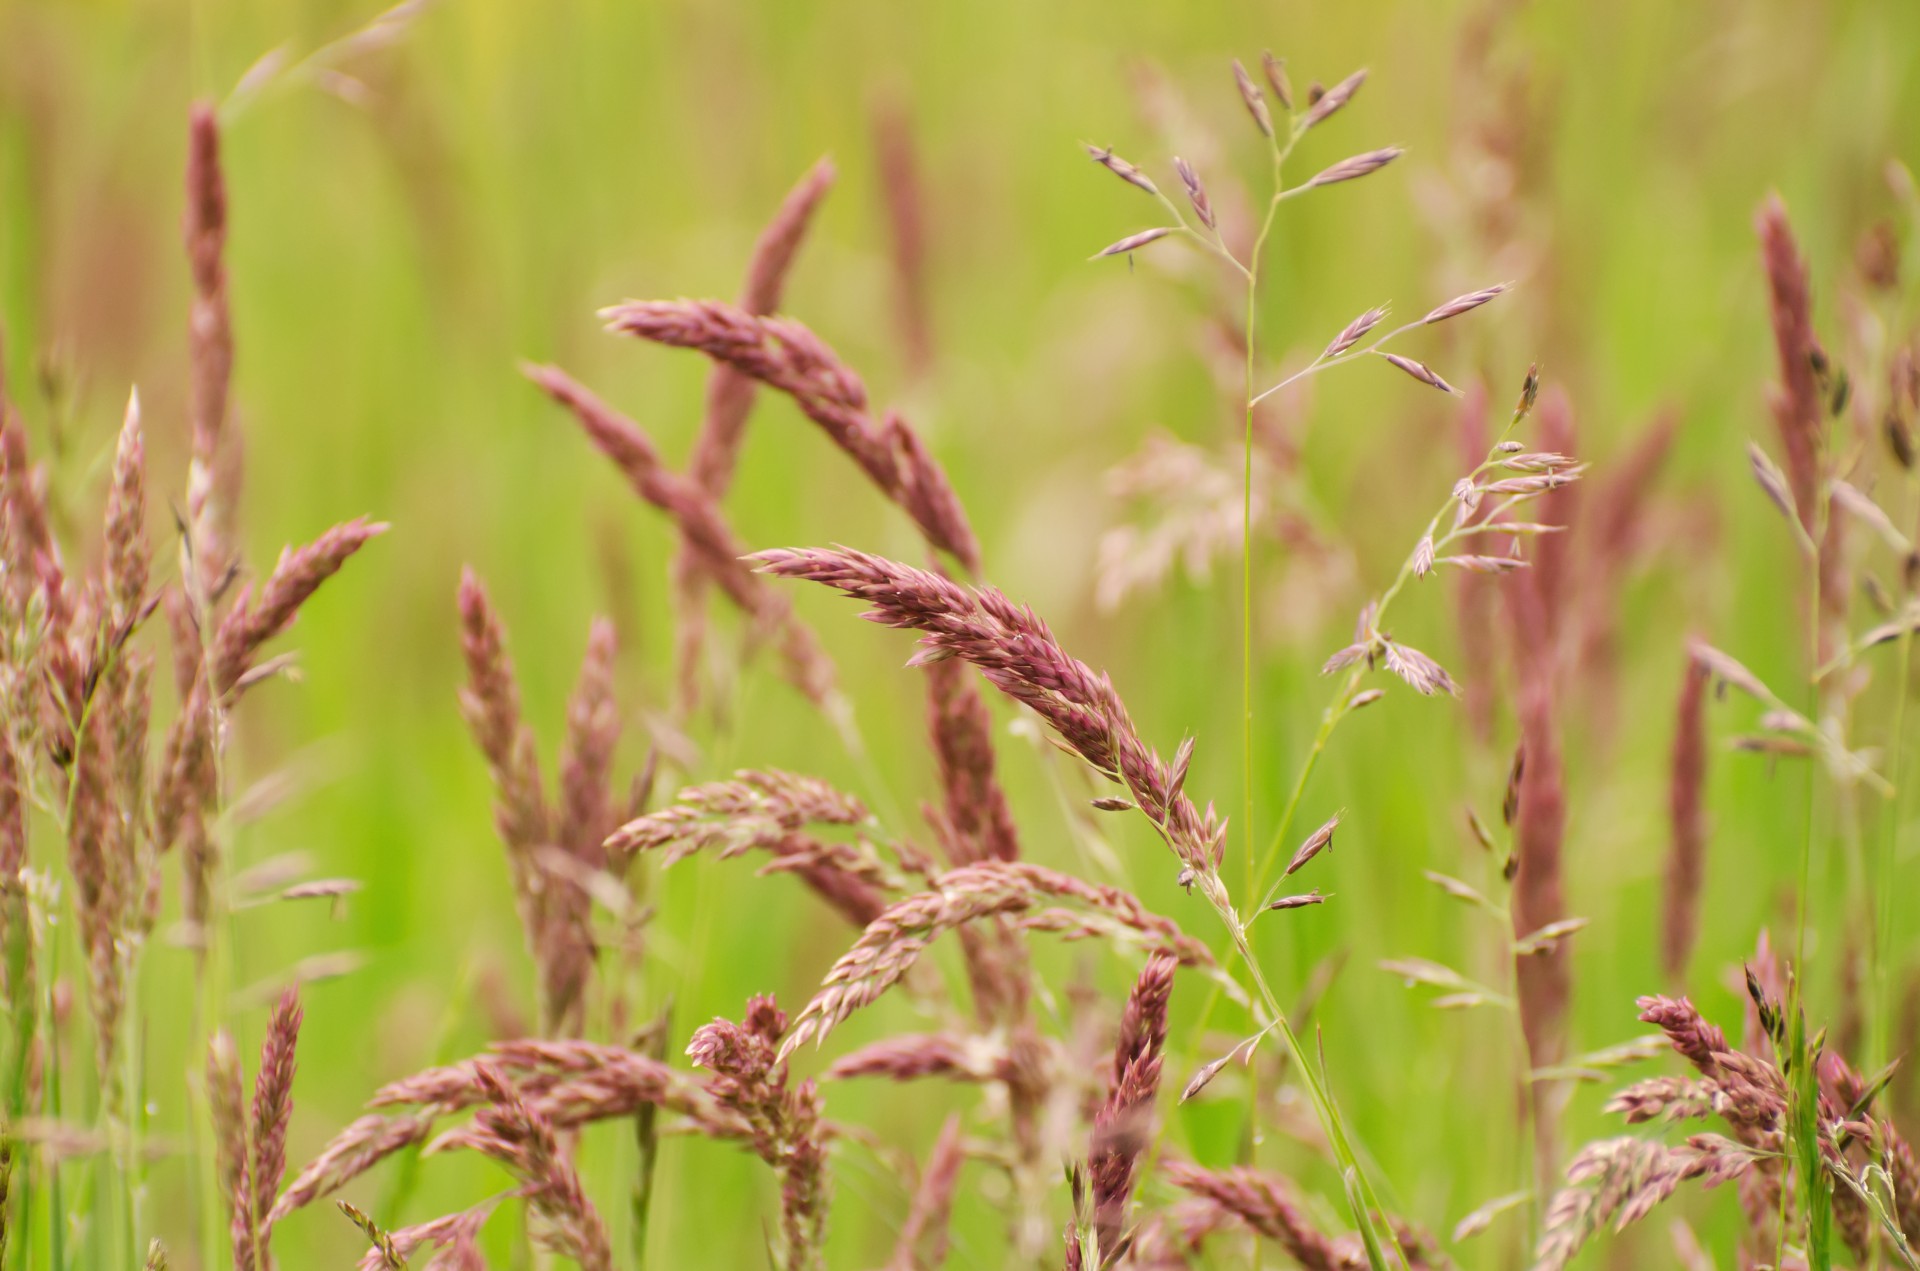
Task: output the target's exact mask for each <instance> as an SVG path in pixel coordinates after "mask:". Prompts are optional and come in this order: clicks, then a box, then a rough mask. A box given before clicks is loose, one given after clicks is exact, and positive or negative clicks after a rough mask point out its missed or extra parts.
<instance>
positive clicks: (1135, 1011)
mask: <svg viewBox="0 0 1920 1271" xmlns="http://www.w3.org/2000/svg"><path fill="white" fill-rule="evenodd" d="M1178 965H1179V963H1178V962H1176V961H1175V960H1174V959H1173V958H1170V957H1167V956H1166V955H1164V954H1160V955H1156V956H1155V957H1153V958H1152V959H1151V960H1149V961H1148V963H1147V966H1146V969H1145V970H1143V971H1142V972H1141V973H1140V978H1139V979H1138V980H1136V981H1135V982H1134V985H1133V991H1132V992H1131V993H1129V994H1128V995H1127V1005H1126V1010H1125V1012H1124V1013H1123V1014H1122V1016H1121V1018H1120V1038H1119V1041H1118V1043H1117V1044H1116V1045H1115V1047H1114V1052H1113V1073H1112V1075H1111V1077H1110V1078H1109V1081H1108V1087H1107V1097H1106V1100H1105V1102H1103V1103H1102V1104H1101V1105H1100V1109H1099V1111H1098V1112H1096V1113H1095V1114H1094V1118H1093V1141H1092V1144H1091V1146H1090V1147H1089V1149H1088V1153H1087V1172H1088V1174H1089V1175H1090V1176H1091V1178H1092V1182H1093V1213H1094V1226H1095V1229H1096V1230H1097V1232H1098V1233H1099V1237H1100V1247H1101V1248H1102V1249H1115V1248H1118V1247H1119V1241H1120V1236H1121V1233H1122V1231H1124V1230H1125V1227H1126V1220H1127V1210H1128V1207H1129V1205H1130V1204H1131V1202H1132V1199H1133V1185H1134V1180H1135V1177H1136V1175H1137V1174H1138V1171H1139V1167H1140V1158H1141V1156H1142V1155H1144V1154H1145V1152H1146V1149H1147V1145H1148V1144H1149V1143H1151V1142H1152V1140H1153V1101H1154V1096H1155V1095H1156V1094H1157V1093H1158V1092H1159V1089H1160V1069H1161V1058H1162V1052H1163V1051H1164V1050H1165V1047H1166V1041H1167V1000H1168V998H1169V997H1170V996H1171V994H1172V992H1173V973H1174V969H1175V968H1176V967H1177V966H1178Z"/></svg>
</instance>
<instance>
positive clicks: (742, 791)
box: [606, 769, 895, 926]
mask: <svg viewBox="0 0 1920 1271" xmlns="http://www.w3.org/2000/svg"><path fill="white" fill-rule="evenodd" d="M867 819H868V815H867V810H866V808H865V806H864V805H862V804H861V802H860V801H859V800H858V799H855V798H853V797H852V796H851V795H846V794H842V793H841V792H840V791H838V790H835V789H834V788H833V787H832V786H829V785H828V784H827V783H826V782H824V781H820V780H818V779H817V778H813V777H806V776H801V775H798V774H796V773H791V772H782V771H780V770H778V769H767V770H765V771H759V772H755V771H746V770H743V771H741V772H737V773H735V774H734V777H733V780H731V781H717V782H712V783H709V784H707V785H702V786H694V787H691V788H689V789H687V790H683V791H681V792H680V797H679V799H678V801H677V802H676V803H675V804H674V805H673V806H672V807H667V808H662V809H661V810H660V811H658V812H651V813H648V814H647V815H646V816H643V817H639V818H637V819H635V820H633V821H629V822H628V823H627V824H625V825H623V826H621V827H620V828H619V829H617V830H615V831H614V832H613V834H612V835H611V836H609V837H608V839H607V842H606V851H607V855H608V857H609V859H610V860H612V861H613V862H614V863H615V865H616V866H624V864H625V863H626V862H627V861H629V860H631V859H632V857H633V856H634V855H636V854H638V853H641V852H649V851H660V852H663V853H664V854H665V856H666V862H667V864H669V865H670V864H672V863H673V862H675V861H678V860H681V859H682V858H684V857H686V856H689V855H692V854H693V853H695V852H713V853H715V854H717V855H719V856H721V857H729V856H738V855H740V854H742V853H744V852H749V851H764V852H767V853H769V854H771V855H772V857H773V860H772V861H771V862H770V863H769V864H768V865H767V866H765V867H764V868H763V870H762V872H763V873H791V874H794V875H796V876H798V877H799V878H800V879H801V880H802V881H803V882H805V883H806V884H807V886H809V887H810V888H812V889H813V891H814V892H815V894H817V895H818V896H819V897H820V898H821V899H822V900H824V901H826V902H827V903H828V904H829V905H831V906H833V908H834V909H836V910H838V911H839V912H840V913H841V914H843V915H844V916H845V917H846V918H847V919H848V920H849V921H851V922H853V923H854V924H855V925H857V926H865V925H866V924H867V923H869V922H871V921H873V919H874V918H876V917H877V916H878V915H879V913H880V911H881V910H882V909H884V908H886V894H885V890H886V888H888V887H889V886H891V885H893V884H894V882H895V879H894V878H893V876H892V872H891V871H890V870H889V869H888V868H887V867H886V866H885V864H884V863H883V862H882V861H881V860H880V858H879V857H878V855H877V854H876V853H875V852H874V851H873V849H872V847H871V845H869V844H867V843H866V842H865V840H864V839H863V840H861V841H859V842H857V843H851V844H850V843H829V842H825V841H822V840H820V839H816V838H814V837H813V836H812V835H810V834H808V833H806V832H805V830H806V828H807V827H808V826H809V825H831V826H857V825H861V824H863V823H864V822H866V821H867Z"/></svg>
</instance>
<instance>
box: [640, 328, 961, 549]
mask: <svg viewBox="0 0 1920 1271" xmlns="http://www.w3.org/2000/svg"><path fill="white" fill-rule="evenodd" d="M602 316H603V317H605V318H606V319H607V322H608V326H609V327H610V329H612V330H614V331H619V332H622V333H624V334H627V335H634V336H639V337H640V338H641V339H645V340H651V341H653V342H654V343H656V344H665V345H670V346H673V347H675V348H688V349H697V350H699V351H700V352H702V353H705V354H706V355H707V356H708V357H710V358H713V359H714V360H715V361H719V362H724V363H726V364H728V365H729V366H732V367H734V368H735V369H736V370H738V371H740V372H741V373H742V374H744V375H748V376H751V377H752V378H753V379H755V380H757V381H759V382H760V383H762V384H765V385H767V386H768V387H770V388H773V389H776V390H777V391H779V392H782V393H785V394H787V395H788V396H790V397H791V398H792V399H793V401H794V404H795V405H797V406H798V407H799V408H800V410H801V411H802V412H803V413H804V414H805V415H806V416H807V418H809V419H811V420H813V422H814V423H816V424H818V425H819V426H820V428H821V429H822V430H823V431H824V432H826V434H827V435H828V436H829V437H830V438H831V439H832V440H833V442H834V444H836V445H838V446H839V447H840V448H841V449H842V450H844V451H846V452H847V454H848V456H849V457H850V458H852V459H853V461H854V462H855V463H857V464H859V465H860V468H861V469H862V471H864V472H865V473H866V474H867V476H868V477H869V478H871V479H872V480H873V482H874V483H875V484H876V485H878V486H879V487H880V488H881V490H882V491H884V492H885V493H886V494H887V495H888V496H889V497H891V498H894V499H895V500H896V501H898V502H900V503H901V504H902V506H903V507H905V508H906V510H907V512H908V513H909V514H911V515H912V516H913V517H914V520H915V521H916V522H917V523H918V525H919V526H920V530H921V532H922V533H923V534H925V535H926V536H927V537H928V539H929V540H930V541H932V542H933V543H934V545H935V546H937V547H939V548H940V549H941V550H942V551H946V552H949V553H951V554H952V555H953V556H954V557H955V558H956V559H957V560H959V561H960V563H961V564H962V565H963V566H964V567H965V568H966V569H967V571H968V572H969V573H973V572H977V571H978V569H979V564H980V549H979V544H978V543H977V542H976V541H975V540H974V537H973V531H972V528H971V527H970V526H968V525H967V524H966V522H965V520H964V519H963V518H962V514H961V513H960V510H959V501H958V500H957V499H954V498H952V496H951V494H950V486H949V483H948V481H947V478H946V475H945V473H944V472H942V471H941V470H940V469H939V467H938V466H936V465H934V464H933V461H932V459H931V458H929V457H926V456H924V454H922V455H920V456H919V457H918V458H915V457H913V456H909V457H908V462H906V463H903V462H902V456H901V454H900V450H899V447H900V444H901V441H900V439H901V435H902V434H901V430H900V429H898V428H893V427H889V426H888V425H886V424H883V423H882V422H880V421H878V420H876V419H875V418H874V417H873V414H872V411H871V408H870V407H869V405H868V403H867V390H866V386H865V385H864V384H863V383H861V381H860V377H859V376H857V375H855V374H854V373H853V371H852V370H851V369H850V368H849V367H848V366H847V365H846V364H845V363H844V362H842V361H841V360H840V359H839V357H838V355H837V354H835V353H834V351H833V350H832V349H830V348H828V347H827V346H826V344H824V343H823V342H822V341H821V340H820V338H819V337H818V336H816V335H814V333H813V332H811V331H809V330H808V329H807V328H806V327H804V326H802V325H801V324H799V323H798V322H794V321H792V320H791V319H787V318H766V317H759V316H756V315H754V314H751V313H748V312H746V311H745V310H743V309H741V308H739V307H738V306H736V305H729V304H725V303H723V302H720V301H716V300H700V301H691V300H683V301H633V302H629V303H627V304H622V305H616V306H614V307H612V308H610V309H607V310H604V311H603V312H602ZM916 449H917V447H916ZM914 468H917V469H918V470H917V471H909V470H910V469H914ZM910 480H911V481H912V482H913V483H914V484H915V485H916V486H917V487H918V488H919V490H920V493H918V494H917V495H910V493H909V487H908V482H909V481H910ZM955 518H962V519H958V520H956V519H955Z"/></svg>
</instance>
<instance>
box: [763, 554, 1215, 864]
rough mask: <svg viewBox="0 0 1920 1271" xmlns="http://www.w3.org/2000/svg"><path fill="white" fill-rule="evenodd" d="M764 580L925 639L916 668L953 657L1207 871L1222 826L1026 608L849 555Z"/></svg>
mask: <svg viewBox="0 0 1920 1271" xmlns="http://www.w3.org/2000/svg"><path fill="white" fill-rule="evenodd" d="M753 559H754V560H755V561H756V562H758V564H759V566H760V568H761V569H762V570H764V571H765V572H767V573H771V574H777V575H780V576H781V577H786V578H804V579H808V580H810V581H813V582H818V583H824V584H826V585H827V586H830V587H834V588H836V589H838V590H839V591H842V592H844V593H846V594H847V595H849V596H852V597H854V598H855V599H858V600H864V601H867V602H868V603H870V604H871V605H872V606H873V608H872V609H871V610H869V611H868V613H867V614H866V615H865V616H866V617H868V618H869V619H871V620H872V621H875V622H878V623H881V624H882V625H885V626H890V627H903V628H907V629H911V630H915V631H919V632H921V633H922V635H921V640H920V644H921V651H920V653H919V654H917V655H916V660H917V661H923V662H924V661H929V660H933V659H937V658H947V657H957V658H961V659H963V660H965V661H967V662H971V663H972V664H973V665H975V666H977V667H979V668H980V670H981V671H982V673H984V674H985V675H986V677H987V680H988V682H990V683H991V684H993V685H994V687H996V688H998V689H999V690H1000V691H1001V692H1003V693H1005V694H1007V695H1008V696H1009V697H1011V698H1013V699H1014V700H1015V701H1018V702H1021V703H1023V704H1025V705H1027V706H1030V707H1032V708H1033V710H1034V711H1035V713H1037V714H1038V715H1039V716H1040V717H1041V719H1042V720H1044V721H1045V722H1046V723H1047V724H1048V725H1049V726H1050V727H1051V728H1052V729H1053V730H1054V731H1055V732H1057V733H1058V734H1059V735H1060V738H1061V740H1062V741H1064V742H1066V743H1067V745H1068V746H1070V747H1072V749H1073V750H1075V751H1076V752H1078V753H1079V754H1080V756H1081V757H1082V758H1084V759H1085V760H1086V761H1087V762H1088V763H1090V764H1092V765H1093V767H1094V768H1096V769H1097V770H1099V771H1100V772H1101V773H1103V774H1105V775H1106V776H1108V777H1110V778H1112V779H1113V780H1116V781H1120V782H1123V783H1124V784H1125V785H1126V786H1127V788H1128V789H1129V791H1130V792H1131V793H1132V795H1133V797H1134V801H1135V802H1136V803H1137V804H1138V805H1139V806H1140V808H1141V810H1142V811H1144V812H1145V813H1146V814H1147V815H1148V817H1149V818H1151V819H1152V821H1153V823H1154V825H1155V826H1156V827H1157V828H1158V829H1159V830H1160V832H1161V834H1162V835H1163V836H1164V837H1165V838H1166V840H1167V842H1168V844H1169V845H1170V846H1171V847H1172V848H1173V850H1174V851H1175V853H1176V854H1178V855H1179V857H1180V859H1181V860H1182V861H1183V862H1185V863H1186V864H1187V865H1188V866H1190V867H1192V868H1194V869H1196V870H1207V869H1209V868H1211V866H1212V864H1213V862H1214V861H1215V859H1216V856H1217V854H1218V852H1219V850H1220V846H1221V842H1222V839H1223V837H1224V834H1225V826H1224V824H1223V823H1222V822H1220V821H1219V819H1218V818H1217V817H1215V816H1214V815H1213V813H1212V811H1211V810H1209V811H1208V812H1207V813H1206V814H1205V815H1202V813H1201V812H1200V810H1199V809H1198V808H1197V807H1195V806H1194V803H1193V800H1192V799H1191V798H1190V797H1188V795H1187V794H1186V792H1185V791H1184V789H1183V788H1182V785H1181V782H1180V781H1179V780H1177V779H1176V774H1175V772H1174V770H1173V768H1172V766H1171V765H1169V764H1168V763H1167V762H1166V761H1165V760H1163V759H1162V758H1161V757H1160V756H1159V755H1158V754H1157V753H1155V752H1154V751H1153V750H1152V749H1151V748H1150V747H1148V746H1147V744H1146V743H1145V742H1144V741H1142V740H1141V738H1140V736H1139V734H1138V733H1137V732H1136V731H1135V730H1134V727H1133V721H1132V720H1131V719H1130V718H1129V717H1128V715H1127V711H1126V707H1125V706H1124V705H1123V704H1122V703H1121V701H1120V698H1119V695H1118V694H1117V693H1115V692H1114V690H1113V685H1112V684H1111V683H1110V682H1109V681H1108V680H1107V678H1106V677H1105V676H1103V675H1098V674H1096V673H1095V672H1094V671H1093V670H1092V668H1090V667H1088V666H1087V665H1086V664H1085V663H1084V662H1081V661H1079V660H1077V659H1075V658H1073V657H1071V656H1069V655H1068V654H1067V652H1066V650H1065V649H1063V648H1061V647H1060V644H1059V642H1058V641H1056V640H1055V639H1054V637H1053V633H1052V632H1051V631H1049V630H1048V629H1047V626H1046V624H1045V623H1044V622H1042V621H1040V619H1039V618H1037V617H1035V616H1034V614H1033V612H1032V611H1031V610H1029V609H1023V608H1020V607H1018V606H1015V605H1014V604H1013V603H1012V602H1010V601H1009V600H1007V598H1006V597H1005V596H1003V595H1002V594H1001V593H1000V592H999V591H997V590H995V589H993V588H991V587H982V588H967V587H962V586H960V585H959V584H957V583H954V582H951V581H949V580H948V579H946V578H943V577H941V576H940V575H938V574H935V573H932V572H930V571H927V570H923V569H914V568H913V567H911V566H908V565H902V564H899V563H898V562H895V561H890V560H887V559H885V558H884V557H879V556H872V555H868V554H867V553H865V552H856V551H852V550H848V549H840V550H834V551H825V550H819V549H805V550H781V551H770V552H761V553H759V554H758V555H756V556H754V557H753Z"/></svg>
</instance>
